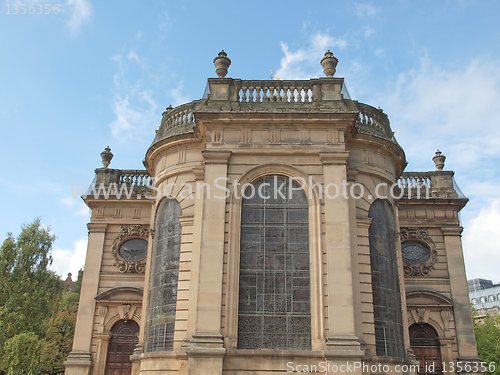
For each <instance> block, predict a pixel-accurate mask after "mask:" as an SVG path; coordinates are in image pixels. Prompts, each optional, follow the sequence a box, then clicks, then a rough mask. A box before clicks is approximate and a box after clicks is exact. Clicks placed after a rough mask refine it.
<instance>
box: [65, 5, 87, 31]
mask: <svg viewBox="0 0 500 375" xmlns="http://www.w3.org/2000/svg"><path fill="white" fill-rule="evenodd" d="M66 6H67V7H69V9H70V11H71V16H70V19H69V20H68V22H67V25H68V27H69V29H70V31H71V33H72V34H73V35H76V34H78V32H79V31H80V29H81V27H82V26H83V24H84V23H85V22H88V21H89V20H90V19H91V18H92V14H93V7H92V4H91V3H90V1H89V0H68V1H67V2H66Z"/></svg>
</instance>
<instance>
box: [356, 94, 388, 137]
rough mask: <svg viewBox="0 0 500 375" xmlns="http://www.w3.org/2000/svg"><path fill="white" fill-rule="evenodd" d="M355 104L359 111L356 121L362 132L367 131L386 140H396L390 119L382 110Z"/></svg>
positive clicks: (358, 103)
mask: <svg viewBox="0 0 500 375" xmlns="http://www.w3.org/2000/svg"><path fill="white" fill-rule="evenodd" d="M355 104H356V107H357V108H358V110H359V116H358V119H357V121H356V126H357V127H358V129H360V130H362V131H363V130H366V131H368V132H370V133H372V132H374V133H376V134H378V135H381V136H383V137H385V138H389V139H391V140H395V139H394V133H393V131H392V130H391V125H390V123H389V118H388V117H387V115H386V114H385V113H384V112H382V110H381V109H377V108H374V107H372V106H371V105H368V104H364V103H360V102H355Z"/></svg>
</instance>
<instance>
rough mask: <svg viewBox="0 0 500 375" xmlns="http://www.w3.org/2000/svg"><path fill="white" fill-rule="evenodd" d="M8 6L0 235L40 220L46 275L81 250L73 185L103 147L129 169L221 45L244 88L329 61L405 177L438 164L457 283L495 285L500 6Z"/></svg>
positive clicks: (0, 48)
mask: <svg viewBox="0 0 500 375" xmlns="http://www.w3.org/2000/svg"><path fill="white" fill-rule="evenodd" d="M20 3H21V2H19V1H14V0H13V1H5V0H2V8H1V14H0V53H1V54H0V130H1V133H0V134H1V147H0V160H1V167H2V169H1V170H2V173H1V175H0V192H1V194H0V207H1V208H2V213H3V214H2V215H1V216H0V235H2V236H5V234H6V233H7V232H13V233H14V234H17V233H18V232H19V230H20V225H21V224H22V223H23V222H29V221H32V220H33V219H34V218H35V217H38V216H40V217H41V219H42V222H43V224H45V225H47V226H50V228H51V230H52V232H53V233H55V234H56V235H57V240H56V243H55V246H54V252H53V256H54V269H55V270H56V271H57V272H58V273H59V274H63V275H66V273H67V272H70V271H71V272H73V274H75V273H76V272H77V270H78V269H79V268H81V267H82V266H83V263H84V258H85V250H86V237H87V229H86V226H85V224H86V223H87V222H88V220H89V212H88V209H86V206H85V205H84V204H83V202H82V201H81V200H80V199H76V200H75V199H73V198H72V193H71V189H70V184H72V185H73V186H76V185H77V184H78V183H81V184H83V185H86V184H88V183H90V182H91V181H92V179H93V177H94V169H95V168H98V167H100V166H101V162H100V156H99V154H100V152H101V151H102V150H103V149H104V147H106V146H107V145H109V146H110V147H111V149H112V152H113V153H114V155H115V157H114V159H113V161H112V164H111V167H113V168H123V169H142V168H143V166H142V160H143V159H144V155H145V152H146V150H147V148H148V146H149V145H150V143H151V141H152V140H153V138H154V130H155V129H157V128H158V125H159V122H160V118H161V113H162V111H163V110H164V109H165V108H166V107H167V106H168V105H170V104H172V105H173V106H175V105H178V104H181V103H184V102H187V101H191V100H195V99H199V98H201V96H202V95H203V92H204V88H205V85H206V79H207V78H209V77H215V70H214V67H213V63H212V61H213V58H214V57H215V56H216V55H217V53H218V52H219V51H220V50H221V49H224V50H225V51H226V52H227V53H228V55H229V57H230V58H231V60H232V65H231V67H230V69H229V74H228V77H233V78H242V79H268V78H269V76H270V73H269V71H270V70H271V69H272V70H274V71H275V75H276V76H277V77H279V78H281V79H308V78H311V77H319V76H322V75H323V73H322V69H321V66H320V64H319V61H320V59H321V57H322V56H323V54H324V53H325V51H326V50H327V49H331V50H332V52H333V53H334V54H335V56H336V57H337V58H338V59H339V65H338V68H337V73H336V76H338V77H345V79H346V84H347V87H348V89H349V92H350V95H351V97H352V98H353V99H356V100H359V101H362V102H365V103H369V104H371V105H373V106H375V107H379V106H380V107H382V108H383V109H384V111H385V112H386V113H388V115H389V118H390V120H391V125H392V128H393V130H394V131H395V133H396V138H397V139H398V141H399V143H400V144H401V145H402V146H403V148H404V149H405V151H406V156H407V159H408V161H409V165H408V167H407V171H428V170H433V169H434V164H433V162H432V160H431V158H432V156H433V155H434V152H435V151H436V149H437V148H439V149H440V150H441V151H442V152H443V153H444V154H445V155H446V156H447V161H446V166H445V169H447V170H454V171H455V172H456V180H457V182H458V184H459V186H460V188H461V189H462V191H463V192H464V193H465V195H467V196H468V197H469V198H470V199H471V200H470V202H469V203H468V205H467V206H466V208H465V209H464V210H463V211H462V221H463V225H464V227H465V231H464V235H463V241H464V252H465V257H466V264H467V273H468V276H469V278H470V277H482V278H489V279H493V281H495V282H500V274H499V272H498V269H499V266H500V241H499V240H498V238H497V237H496V234H497V232H498V228H499V227H500V196H499V194H498V186H499V183H500V173H499V167H498V164H499V162H500V126H499V125H498V124H499V122H500V113H499V111H498V103H500V48H499V46H500V26H499V23H498V15H499V14H500V3H499V2H497V1H493V0H481V1H480V0H476V1H473V0H461V1H451V0H450V1H446V0H441V1H436V0H422V1H410V0H407V1H404V0H400V1H398V0H394V1H384V2H378V1H377V2H375V1H372V2H356V1H322V2H319V1H314V0H313V1H310V2H308V3H306V2H304V1H291V0H288V1H280V0H276V1H268V2H261V1H253V2H239V1H219V2H208V1H156V2H137V1H111V0H110V1H100V2H97V1H91V0H61V1H60V3H57V4H58V8H59V13H58V14H53V13H51V14H29V12H27V13H26V14H6V13H7V11H8V10H10V12H11V13H13V12H15V10H14V9H15V4H17V6H18V8H19V7H20ZM34 3H36V4H41V5H45V4H50V7H51V6H53V5H54V4H56V2H54V1H35V0H33V2H31V3H27V4H34ZM50 7H49V8H50ZM19 9H20V8H19ZM19 13H21V11H20V10H19Z"/></svg>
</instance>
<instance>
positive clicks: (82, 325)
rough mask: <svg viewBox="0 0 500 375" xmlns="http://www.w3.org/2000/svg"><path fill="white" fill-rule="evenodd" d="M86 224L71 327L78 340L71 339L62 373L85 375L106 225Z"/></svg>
mask: <svg viewBox="0 0 500 375" xmlns="http://www.w3.org/2000/svg"><path fill="white" fill-rule="evenodd" d="M87 227H88V229H89V241H88V245H87V257H86V258H85V268H84V272H83V280H82V291H81V294H80V304H79V306H78V317H77V320H76V327H75V337H78V338H79V339H78V340H75V341H74V342H73V350H72V351H71V353H70V355H69V356H68V359H67V361H66V362H64V365H65V367H66V375H89V374H90V368H91V366H92V356H91V354H90V344H91V341H92V331H93V327H94V315H95V300H94V297H95V296H96V295H97V290H98V287H99V274H100V272H101V261H102V253H103V248H104V237H105V236H106V228H107V224H105V223H89V224H88V225H87Z"/></svg>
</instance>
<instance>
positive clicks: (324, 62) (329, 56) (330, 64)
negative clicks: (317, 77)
mask: <svg viewBox="0 0 500 375" xmlns="http://www.w3.org/2000/svg"><path fill="white" fill-rule="evenodd" d="M338 63H339V60H338V59H337V58H336V57H335V56H333V53H331V52H330V50H328V52H326V53H325V56H324V57H323V58H322V59H321V66H322V67H323V71H324V72H325V74H326V76H327V77H333V75H334V74H335V71H336V69H337V64H338Z"/></svg>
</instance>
